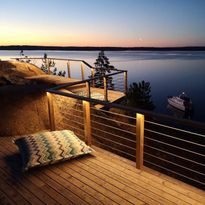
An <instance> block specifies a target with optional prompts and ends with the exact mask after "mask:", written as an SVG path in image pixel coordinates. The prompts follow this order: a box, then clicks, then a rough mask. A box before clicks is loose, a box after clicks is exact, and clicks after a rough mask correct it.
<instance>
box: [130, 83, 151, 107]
mask: <svg viewBox="0 0 205 205" xmlns="http://www.w3.org/2000/svg"><path fill="white" fill-rule="evenodd" d="M150 93H151V86H150V83H149V82H145V81H144V80H143V81H141V82H139V83H132V84H131V85H130V87H129V89H128V93H127V100H126V104H127V105H128V106H131V107H136V108H140V109H146V110H154V108H155V105H154V103H153V101H152V100H151V95H150Z"/></svg>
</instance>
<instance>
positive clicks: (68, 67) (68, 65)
mask: <svg viewBox="0 0 205 205" xmlns="http://www.w3.org/2000/svg"><path fill="white" fill-rule="evenodd" d="M67 71H68V78H70V61H68V62H67Z"/></svg>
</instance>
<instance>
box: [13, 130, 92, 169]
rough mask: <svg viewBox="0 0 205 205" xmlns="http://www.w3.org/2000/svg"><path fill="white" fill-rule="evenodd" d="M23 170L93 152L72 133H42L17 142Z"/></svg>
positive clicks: (68, 131)
mask: <svg viewBox="0 0 205 205" xmlns="http://www.w3.org/2000/svg"><path fill="white" fill-rule="evenodd" d="M15 144H16V145H17V146H18V148H19V150H20V154H21V158H22V162H23V170H24V171H25V170H28V169H29V168H31V167H37V166H42V165H47V164H53V163H56V162H59V161H64V160H67V159H71V158H74V157H77V156H80V155H83V154H88V153H91V152H92V151H93V149H91V148H90V147H89V146H87V145H86V144H85V143H84V142H83V141H81V140H80V139H79V138H78V137H77V136H76V135H75V134H74V133H73V132H72V131H70V130H62V131H53V132H41V133H37V134H32V135H29V136H27V137H22V138H19V139H17V140H15Z"/></svg>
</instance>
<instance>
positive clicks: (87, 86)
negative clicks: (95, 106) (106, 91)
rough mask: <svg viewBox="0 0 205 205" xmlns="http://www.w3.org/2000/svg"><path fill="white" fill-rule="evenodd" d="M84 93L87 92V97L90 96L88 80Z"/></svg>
mask: <svg viewBox="0 0 205 205" xmlns="http://www.w3.org/2000/svg"><path fill="white" fill-rule="evenodd" d="M86 93H87V97H88V98H90V97H91V93H90V82H86Z"/></svg>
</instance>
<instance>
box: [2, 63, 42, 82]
mask: <svg viewBox="0 0 205 205" xmlns="http://www.w3.org/2000/svg"><path fill="white" fill-rule="evenodd" d="M38 75H45V73H44V72H43V71H42V70H41V69H39V68H38V67H37V66H35V65H33V64H30V63H25V62H19V61H0V86H2V85H12V84H15V85H24V84H28V83H29V82H30V81H29V80H28V79H25V78H26V77H31V76H38Z"/></svg>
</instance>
